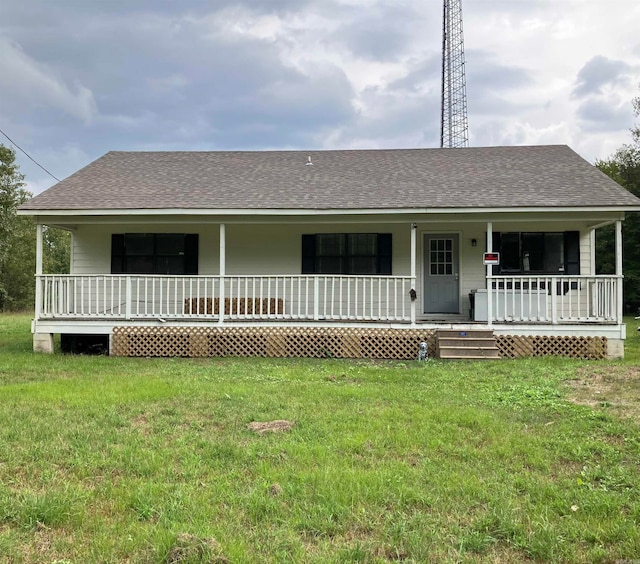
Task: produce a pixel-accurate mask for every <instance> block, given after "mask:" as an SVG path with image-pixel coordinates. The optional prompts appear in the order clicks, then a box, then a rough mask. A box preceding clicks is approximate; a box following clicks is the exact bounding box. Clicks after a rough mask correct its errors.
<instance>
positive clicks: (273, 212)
mask: <svg viewBox="0 0 640 564" xmlns="http://www.w3.org/2000/svg"><path fill="white" fill-rule="evenodd" d="M569 212H573V213H575V212H582V213H585V212H586V213H594V212H595V213H601V212H622V213H624V212H640V206H583V207H580V206H577V207H573V206H563V207H542V206H536V207H526V208H525V207H522V208H432V209H429V208H397V209H392V208H385V209H321V210H314V209H267V208H265V209H240V208H236V209H206V208H205V209H202V208H198V209H195V208H194V209H184V208H163V209H95V210H73V209H60V210H51V209H49V210H44V209H43V210H29V209H23V210H20V209H19V210H17V214H18V215H27V216H40V215H43V216H65V217H70V216H76V217H78V216H113V215H128V216H131V215H146V216H149V215H155V216H164V215H201V216H203V215H204V216H207V215H217V216H240V215H252V216H255V215H270V216H300V215H302V216H324V215H416V214H417V215H443V214H456V215H457V214H465V215H483V214H484V215H486V214H503V213H518V214H520V213H553V214H555V213H569Z"/></svg>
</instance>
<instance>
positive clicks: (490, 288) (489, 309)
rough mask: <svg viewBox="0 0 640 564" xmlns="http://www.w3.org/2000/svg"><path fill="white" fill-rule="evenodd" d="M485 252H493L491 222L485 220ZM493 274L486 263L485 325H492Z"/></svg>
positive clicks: (491, 268)
mask: <svg viewBox="0 0 640 564" xmlns="http://www.w3.org/2000/svg"><path fill="white" fill-rule="evenodd" d="M487 252H488V253H491V252H493V223H492V222H491V221H488V222H487ZM492 276H493V266H491V265H490V264H488V265H487V325H488V326H489V327H491V326H492V325H493V283H492V282H491V278H492Z"/></svg>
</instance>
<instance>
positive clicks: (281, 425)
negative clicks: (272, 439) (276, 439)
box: [247, 419, 295, 435]
mask: <svg viewBox="0 0 640 564" xmlns="http://www.w3.org/2000/svg"><path fill="white" fill-rule="evenodd" d="M294 425H295V423H294V422H293V421H287V420H286V419H276V420H275V421H252V422H251V423H249V424H248V425H247V429H249V431H253V432H254V433H258V434H259V435H264V434H265V433H284V432H287V431H291V429H293V427H294Z"/></svg>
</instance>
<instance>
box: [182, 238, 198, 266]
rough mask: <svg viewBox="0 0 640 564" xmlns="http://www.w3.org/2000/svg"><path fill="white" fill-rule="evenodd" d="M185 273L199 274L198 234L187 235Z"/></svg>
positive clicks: (185, 241) (185, 239) (185, 242)
mask: <svg viewBox="0 0 640 564" xmlns="http://www.w3.org/2000/svg"><path fill="white" fill-rule="evenodd" d="M184 273H185V274H193V275H196V274H198V234H197V233H187V234H186V235H185V236H184Z"/></svg>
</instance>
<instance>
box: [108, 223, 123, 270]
mask: <svg viewBox="0 0 640 564" xmlns="http://www.w3.org/2000/svg"><path fill="white" fill-rule="evenodd" d="M124 255H125V253H124V234H123V233H113V234H112V235H111V274H124V272H125V265H124Z"/></svg>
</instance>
